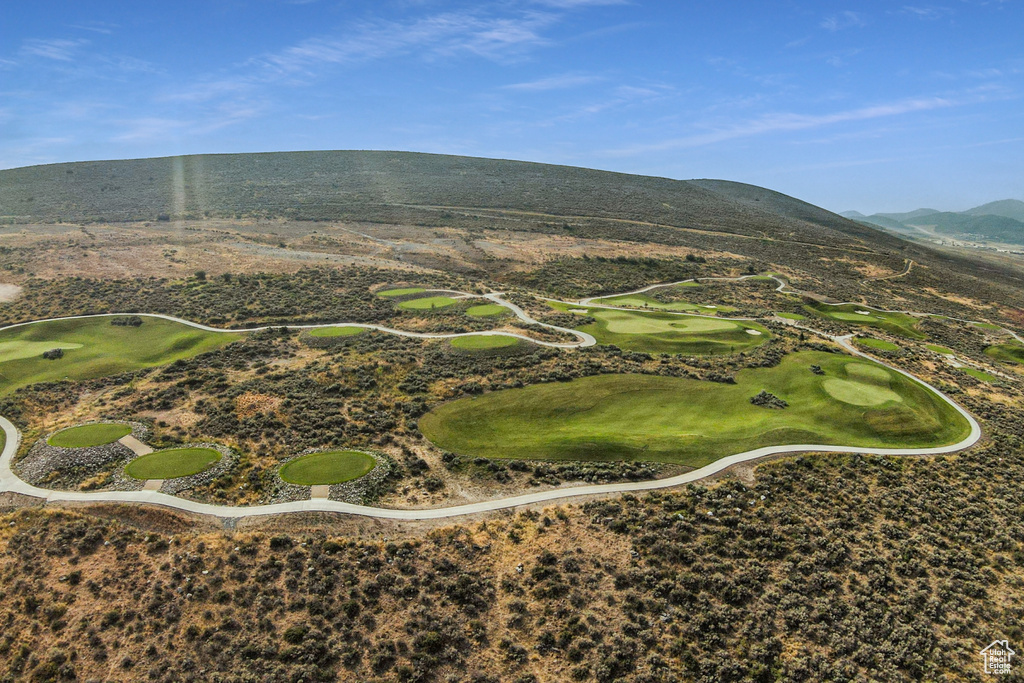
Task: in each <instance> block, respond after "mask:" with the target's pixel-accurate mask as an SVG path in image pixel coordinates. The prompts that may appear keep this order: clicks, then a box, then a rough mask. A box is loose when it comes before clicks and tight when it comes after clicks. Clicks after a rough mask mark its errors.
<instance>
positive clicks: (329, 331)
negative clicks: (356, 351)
mask: <svg viewBox="0 0 1024 683" xmlns="http://www.w3.org/2000/svg"><path fill="white" fill-rule="evenodd" d="M365 331H366V328H363V327H352V326H345V327H318V328H316V329H313V330H310V331H309V336H310V337H354V336H355V335H357V334H362V333H363V332H365Z"/></svg>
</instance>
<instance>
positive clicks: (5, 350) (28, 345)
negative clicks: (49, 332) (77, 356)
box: [0, 340, 82, 363]
mask: <svg viewBox="0 0 1024 683" xmlns="http://www.w3.org/2000/svg"><path fill="white" fill-rule="evenodd" d="M80 348H82V345H81V344H72V343H69V342H61V341H52V342H48V341H24V340H18V341H6V342H0V363H3V362H5V361H9V360H21V359H22V358H33V357H35V356H42V355H43V353H44V352H46V351H49V350H50V349H63V350H65V351H66V350H68V349H80Z"/></svg>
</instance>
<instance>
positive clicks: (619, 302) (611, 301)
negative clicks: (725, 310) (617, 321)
mask: <svg viewBox="0 0 1024 683" xmlns="http://www.w3.org/2000/svg"><path fill="white" fill-rule="evenodd" d="M595 303H599V304H605V305H607V306H626V307H629V308H650V309H656V310H663V311H696V310H699V308H700V307H699V306H697V305H696V304H691V303H687V302H685V301H673V302H672V303H668V304H666V303H664V302H661V301H658V300H657V299H655V298H654V297H651V296H648V295H646V294H624V295H622V296H609V297H604V298H601V299H597V300H596V301H595Z"/></svg>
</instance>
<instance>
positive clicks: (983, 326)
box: [971, 323, 1003, 332]
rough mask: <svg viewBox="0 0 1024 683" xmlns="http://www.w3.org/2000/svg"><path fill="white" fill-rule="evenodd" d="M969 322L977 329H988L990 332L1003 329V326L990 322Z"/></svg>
mask: <svg viewBox="0 0 1024 683" xmlns="http://www.w3.org/2000/svg"><path fill="white" fill-rule="evenodd" d="M971 324H972V325H974V326H975V327H977V328H978V329H981V330H989V331H991V332H998V331H1000V330H1001V329H1003V328H1001V327H999V325H993V324H992V323H971Z"/></svg>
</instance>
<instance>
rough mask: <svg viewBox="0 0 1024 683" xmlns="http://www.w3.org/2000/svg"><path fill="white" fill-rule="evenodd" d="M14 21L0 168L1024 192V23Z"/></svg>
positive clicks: (67, 10)
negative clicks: (564, 173) (471, 160)
mask: <svg viewBox="0 0 1024 683" xmlns="http://www.w3.org/2000/svg"><path fill="white" fill-rule="evenodd" d="M908 3H909V4H902V3H901V2H899V1H898V0H897V1H894V2H878V1H875V2H872V1H867V0H861V1H859V2H853V1H849V2H832V1H830V0H819V1H813V2H812V1H801V0H789V1H786V0H780V1H778V2H736V1H735V0H731V1H730V0H725V1H723V2H719V3H713V2H699V3H698V2H678V1H673V2H650V1H645V0H501V1H498V2H486V1H481V2H457V1H453V0H448V1H434V0H394V1H391V0H379V1H378V2H360V1H357V0H291V1H288V0H203V1H193V0H178V1H176V2H173V3H171V2H137V1H132V0H121V1H117V2H115V1H112V0H93V1H90V2H71V1H68V0H65V1H62V2H56V1H53V0H34V1H33V2H18V3H13V2H9V3H5V5H4V8H3V9H2V10H0V168H10V167H16V166H26V165H31V164H39V163H50V162H58V161H79V160H87V159H113V158H133V157H147V156H165V155H172V154H193V153H205V152H251V151H277V150H299V149H399V150H412V151H422V152H440V153H450V154H466V155H472V156H486V157H501V158H512V159H524V160H528V161H541V162H548V163H560V164H569V165H574V166H587V167H592V168H602V169H609V170H616V171H624V172H629V173H641V174H647V175H659V176H667V177H671V178H682V179H685V178H725V179H729V180H738V181H743V182H749V183H754V184H757V185H763V186H766V187H770V188H772V189H775V190H779V191H781V192H785V193H787V194H791V195H794V196H796V197H799V198H801V199H805V200H807V201H810V202H813V203H815V204H819V205H822V206H824V207H826V208H829V209H832V210H836V211H840V210H846V209H851V208H855V209H860V210H864V211H899V210H909V209H913V208H917V207H919V206H929V207H932V208H937V209H948V210H961V209H966V208H969V207H971V206H974V205H977V204H981V203H984V202H987V201H991V200H995V199H1004V198H1010V197H1012V198H1017V199H1024V101H1022V99H1021V95H1022V93H1024V47H1022V45H1024V40H1022V36H1024V9H1022V5H1021V2H1019V1H1018V0H1002V1H1000V0H990V1H983V0H949V1H946V2H939V3H935V4H933V3H931V2H924V1H923V0H922V1H918V0H908Z"/></svg>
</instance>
